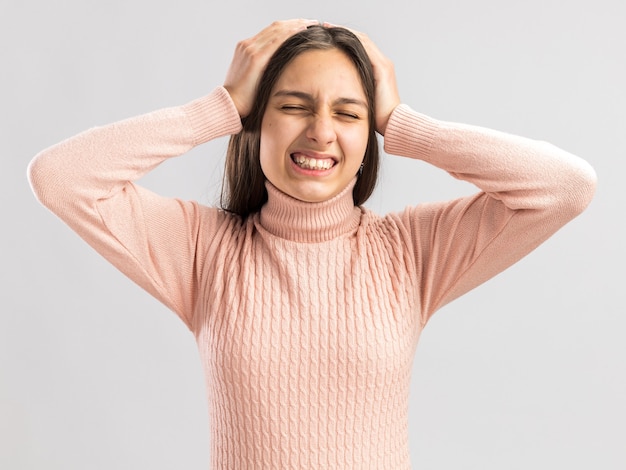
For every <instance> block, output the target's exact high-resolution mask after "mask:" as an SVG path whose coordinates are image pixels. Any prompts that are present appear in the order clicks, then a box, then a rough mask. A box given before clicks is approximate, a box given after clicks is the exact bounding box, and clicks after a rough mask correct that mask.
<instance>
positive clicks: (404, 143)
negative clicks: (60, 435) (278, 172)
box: [29, 88, 595, 470]
mask: <svg viewBox="0 0 626 470" xmlns="http://www.w3.org/2000/svg"><path fill="white" fill-rule="evenodd" d="M239 129H240V122H239V119H238V116H237V114H236V109H235V108H234V106H233V104H232V102H231V101H230V99H229V97H228V94H227V93H226V91H225V90H224V89H223V88H218V89H216V90H215V91H214V92H212V93H211V94H210V95H208V96H206V97H204V98H201V99H198V100H196V101H194V102H192V103H189V104H187V105H185V106H181V107H177V108H169V109H165V110H160V111H156V112H153V113H150V114H147V115H144V116H139V117H136V118H132V119H128V120H126V121H122V122H120V123H115V124H112V125H109V126H104V127H100V128H94V129H91V130H89V131H86V132H84V133H82V134H79V135H78V136H75V137H73V138H71V139H68V140H66V141H64V142H61V143H60V144H57V145H56V146H53V147H51V148H50V149H47V150H45V151H43V152H42V153H41V154H40V155H38V156H37V157H36V158H35V159H34V160H33V162H32V163H31V165H30V169H29V177H30V181H31V184H32V186H33V189H34V191H35V193H36V195H37V197H38V198H39V200H40V201H41V202H42V203H43V204H45V205H46V206H47V207H49V208H50V209H51V210H52V211H53V212H55V213H56V214H57V215H59V217H61V218H62V219H63V220H64V221H65V222H66V223H68V224H69V225H70V226H71V227H72V228H73V229H74V230H76V232H77V233H79V234H80V235H81V237H83V238H84V239H85V240H86V241H87V242H88V243H90V244H91V245H92V246H93V247H94V248H95V249H97V250H98V251H99V252H100V253H102V255H103V256H105V257H106V258H107V259H109V260H110V261H111V262H112V263H114V264H115V265H116V266H117V267H118V268H119V269H120V270H121V271H123V272H124V273H125V274H126V275H127V276H129V277H130V278H131V279H133V280H134V281H135V282H137V283H138V284H139V285H140V286H142V287H143V288H144V289H146V290H147V291H148V292H150V293H151V294H152V295H154V296H155V297H157V298H158V299H159V300H160V301H162V302H163V303H164V304H165V305H167V306H168V307H169V308H171V309H172V310H173V311H174V312H176V313H177V314H178V315H179V316H180V318H181V319H182V320H183V321H184V322H185V323H186V325H187V326H188V327H189V329H190V330H191V331H192V332H193V334H194V335H195V338H196V341H197V344H198V348H199V352H200V355H201V358H202V363H203V365H204V369H205V375H206V383H207V390H208V400H209V410H210V424H211V425H210V429H211V454H210V455H211V468H214V469H384V470H389V469H409V468H410V462H409V450H408V422H407V420H408V397H409V383H410V372H411V366H412V360H413V355H414V352H415V348H416V345H417V341H418V338H419V335H420V333H421V331H422V328H423V327H424V325H425V324H426V322H427V320H428V318H429V317H430V316H431V315H432V314H433V313H434V312H435V311H436V310H437V309H438V308H440V307H441V306H442V305H444V304H445V303H447V302H449V301H451V300H452V299H454V298H456V297H458V296H459V295H462V294H463V293H464V292H467V291H468V290H470V289H472V288H473V287H475V286H477V285H478V284H480V283H482V282H484V281H485V280H486V279H488V278H490V277H492V276H494V275H496V274H497V273H498V272H500V271H502V270H503V269H505V268H506V267H507V266H509V265H511V264H512V263H514V262H515V261H517V260H518V259H520V258H521V257H522V256H524V255H525V254H527V253H528V252H529V251H531V250H532V249H533V248H534V247H536V246H537V245H538V244H540V243H541V242H542V241H544V240H545V239H546V238H548V237H549V236H550V235H551V234H552V233H554V231H556V230H557V229H558V228H559V227H561V226H562V225H563V224H564V223H566V222H567V221H568V220H571V219H572V218H573V217H575V216H576V215H577V214H578V213H580V211H582V210H583V209H584V208H585V206H586V205H587V204H588V203H589V201H590V199H591V197H592V195H593V191H594V187H595V174H594V173H593V170H592V169H591V168H590V167H589V166H588V165H587V164H586V163H585V162H583V161H582V160H580V159H578V158H577V157H574V156H572V155H569V154H567V153H566V152H564V151H562V150H560V149H557V148H556V147H553V146H551V145H548V144H545V143H540V142H535V141H532V140H529V139H523V138H520V137H515V136H510V135H507V134H503V133H498V132H495V131H490V130H486V129H482V128H477V127H471V126H465V125H460V124H452V123H444V122H441V121H436V120H433V119H431V118H428V117H426V116H423V115H420V114H418V113H416V112H414V111H413V110H411V109H410V108H408V107H407V106H404V105H403V106H400V107H399V108H397V109H396V111H394V113H393V115H392V118H391V120H390V122H389V124H388V126H387V130H386V136H385V149H386V150H387V152H389V153H397V154H400V155H404V156H408V157H411V158H420V159H423V160H425V161H427V162H429V163H431V164H434V165H437V166H438V167H440V168H442V169H444V170H446V171H448V172H450V174H452V175H453V176H455V177H457V178H462V179H465V180H468V181H470V182H472V183H474V184H476V185H477V186H478V187H479V188H480V190H481V191H480V192H479V193H477V194H476V195H474V196H471V197H465V198H460V199H457V200H454V201H448V202H442V203H432V204H422V205H417V206H412V207H408V208H407V209H406V210H404V211H402V212H400V213H397V214H389V215H387V216H385V217H380V216H378V215H376V214H374V213H372V212H371V211H368V210H366V209H363V208H359V207H354V205H353V202H352V188H353V186H354V181H353V182H352V183H351V184H350V185H349V186H348V187H347V188H346V189H345V190H344V191H342V192H341V193H340V194H338V195H337V196H336V197H335V198H333V199H332V200H330V201H326V202H324V203H319V204H310V203H304V202H301V201H297V200H294V199H293V198H291V197H290V196H288V195H286V194H283V193H281V192H280V191H279V190H277V189H276V188H275V187H274V186H272V185H271V184H270V183H267V190H268V195H269V198H268V202H267V204H266V205H265V206H264V207H263V208H262V210H261V211H260V212H259V213H257V214H254V215H252V216H250V217H249V218H248V219H246V220H241V219H240V218H238V217H236V216H234V215H231V214H228V213H226V212H223V211H221V210H218V209H215V208H208V207H205V206H201V205H199V204H197V203H195V202H187V201H180V200H176V199H168V198H163V197H160V196H158V195H156V194H154V193H152V192H150V191H147V190H146V189H144V188H141V187H140V186H138V185H136V184H135V183H133V181H135V180H136V179H138V178H139V177H141V176H142V175H143V174H145V173H146V172H148V171H149V170H150V169H152V168H154V167H155V166H156V165H158V164H159V163H161V162H162V161H163V160H165V159H167V158H171V157H174V156H177V155H180V154H182V153H185V152H186V151H187V150H189V149H190V148H192V147H193V146H195V145H199V144H201V143H203V142H206V141H208V140H210V139H214V138H217V137H220V136H224V135H227V134H230V133H235V132H238V131H239Z"/></svg>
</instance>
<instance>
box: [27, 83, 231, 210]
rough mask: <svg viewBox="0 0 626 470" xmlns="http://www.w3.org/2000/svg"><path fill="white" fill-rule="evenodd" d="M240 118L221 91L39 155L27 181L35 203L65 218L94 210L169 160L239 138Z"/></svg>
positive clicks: (105, 128) (108, 127) (84, 135)
mask: <svg viewBox="0 0 626 470" xmlns="http://www.w3.org/2000/svg"><path fill="white" fill-rule="evenodd" d="M240 126H241V123H240V120H239V116H238V114H237V112H236V110H235V108H234V106H233V105H232V102H231V101H230V99H229V97H228V94H227V93H226V91H225V90H224V89H223V88H217V89H216V90H214V91H213V92H212V93H210V94H209V95H207V96H205V97H203V98H200V99H197V100H195V101H192V102H190V103H188V104H186V105H184V106H180V107H173V108H166V109H162V110H159V111H155V112H152V113H149V114H144V115H141V116H137V117H133V118H130V119H126V120H124V121H120V122H116V123H113V124H109V125H106V126H102V127H96V128H93V129H90V130H87V131H85V132H82V133H80V134H78V135H76V136H74V137H71V138H69V139H67V140H65V141H63V142H60V143H58V144H56V145H54V146H52V147H50V148H48V149H46V150H44V151H42V152H41V153H39V154H38V155H37V156H36V157H35V158H34V159H33V161H32V162H31V163H30V166H29V170H28V176H29V180H30V182H31V186H32V188H33V191H34V192H35V195H36V196H37V198H38V199H39V200H40V201H41V202H42V204H44V205H45V206H47V207H48V208H50V209H51V210H52V211H54V212H56V213H57V214H58V215H60V216H63V215H64V214H63V213H64V212H67V211H76V210H81V205H83V206H82V209H83V210H84V209H86V208H88V207H93V202H94V201H97V200H101V199H105V198H108V197H110V196H112V195H113V194H115V193H116V192H119V191H120V190H121V189H122V188H123V187H124V185H126V184H127V183H128V182H132V181H135V180H137V179H139V178H140V177H141V176H143V175H144V174H146V173H147V172H149V171H150V170H152V169H153V168H155V167H156V166H157V165H159V164H160V163H162V162H163V161H164V160H166V159H168V158H172V157H175V156H179V155H182V154H184V153H185V152H187V151H189V150H190V149H191V148H192V147H194V146H196V145H199V144H202V143H204V142H207V141H209V140H211V139H214V138H217V137H220V136H223V135H227V134H231V133H235V132H238V130H239V129H240Z"/></svg>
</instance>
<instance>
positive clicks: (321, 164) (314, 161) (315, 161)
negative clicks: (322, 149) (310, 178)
mask: <svg viewBox="0 0 626 470" xmlns="http://www.w3.org/2000/svg"><path fill="white" fill-rule="evenodd" d="M293 161H294V162H296V163H297V164H298V166H300V167H302V168H307V169H309V170H328V169H330V168H331V167H332V166H333V164H334V163H335V162H334V161H333V160H332V159H330V158H325V159H320V158H308V157H305V156H304V155H295V156H294V157H293Z"/></svg>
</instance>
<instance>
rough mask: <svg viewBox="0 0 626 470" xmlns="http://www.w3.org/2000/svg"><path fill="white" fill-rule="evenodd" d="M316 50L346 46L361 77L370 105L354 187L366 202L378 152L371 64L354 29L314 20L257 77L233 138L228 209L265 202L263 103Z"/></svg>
mask: <svg viewBox="0 0 626 470" xmlns="http://www.w3.org/2000/svg"><path fill="white" fill-rule="evenodd" d="M316 49H318V50H319V49H322V50H328V49H338V50H340V51H342V52H343V53H345V54H346V56H348V58H349V59H350V60H352V62H353V64H354V66H355V67H356V70H357V72H358V74H359V76H360V78H361V82H362V84H363V90H364V91H365V96H366V97H367V104H368V114H369V135H368V142H367V148H366V150H365V155H364V159H363V167H362V171H361V172H360V175H359V177H358V179H357V182H356V184H355V186H354V189H353V191H352V197H353V199H354V204H355V205H361V204H363V203H364V202H365V201H366V200H367V199H368V198H369V197H370V196H371V194H372V192H373V191H374V187H375V185H376V180H377V178H378V167H379V161H380V156H379V152H378V140H377V139H376V129H375V118H374V107H375V103H374V73H373V71H372V64H371V62H370V60H369V57H368V55H367V52H366V51H365V48H364V47H363V45H362V44H361V41H359V39H358V38H357V37H356V36H355V35H354V34H353V33H352V32H351V31H349V30H347V29H345V28H341V27H328V28H327V27H324V26H318V25H315V26H310V27H309V28H307V29H306V30H304V31H301V32H299V33H297V34H295V35H293V36H291V37H290V38H289V39H287V40H286V41H285V42H284V43H283V44H282V45H281V46H280V47H279V48H278V50H277V51H276V52H275V53H274V55H273V56H272V58H271V59H270V60H269V62H268V64H267V66H266V68H265V71H264V72H263V75H262V76H261V79H260V81H259V85H258V88H257V93H256V99H255V100H254V104H253V106H252V110H251V111H250V114H249V115H248V116H246V117H245V118H243V119H242V124H243V129H242V130H241V132H239V133H238V134H235V135H233V136H231V138H230V142H229V144H228V150H227V154H226V167H225V172H224V183H223V188H222V197H221V206H222V208H223V209H224V210H226V211H228V212H233V213H235V214H238V215H240V216H241V217H242V218H245V217H247V216H248V215H250V214H253V213H255V212H258V211H259V210H260V209H261V206H263V204H265V202H266V201H267V190H266V188H265V175H264V174H263V171H262V170H261V163H260V159H259V153H260V151H259V148H260V142H261V122H262V120H263V115H264V114H265V108H266V107H267V103H268V101H269V98H270V94H271V92H272V89H273V88H274V85H275V83H276V81H277V80H278V79H279V77H280V75H281V73H282V72H283V70H284V69H285V67H286V66H287V65H288V64H289V63H290V62H291V61H292V60H293V59H294V58H295V57H296V56H298V55H299V54H302V53H303V52H306V51H310V50H316Z"/></svg>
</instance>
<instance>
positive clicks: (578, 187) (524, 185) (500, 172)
mask: <svg viewBox="0 0 626 470" xmlns="http://www.w3.org/2000/svg"><path fill="white" fill-rule="evenodd" d="M385 150H386V151H387V152H388V153H391V154H395V155H404V156H407V157H411V158H417V159H420V160H424V161H426V162H428V163H431V164H433V165H435V166H437V167H439V168H441V169H443V170H445V171H447V172H449V173H450V174H451V175H452V176H454V177H455V178H458V179H462V180H465V181H468V182H471V183H473V184H475V185H476V186H477V187H478V188H480V189H481V190H483V191H484V192H486V193H487V194H488V195H489V196H491V197H493V198H495V199H498V200H500V201H502V202H503V203H504V204H505V205H506V206H507V207H508V208H509V209H513V210H523V209H539V210H545V209H550V210H556V211H563V214H562V215H563V216H564V217H567V216H570V217H571V216H572V215H575V214H577V213H579V212H580V211H582V210H583V209H584V208H585V207H586V206H587V204H588V203H589V201H590V200H591V197H592V196H593V193H594V189H595V182H596V176H595V172H594V171H593V169H592V168H591V167H590V166H589V164H588V163H586V162H585V161H584V160H582V159H580V158H578V157H576V156H574V155H571V154H569V153H567V152H565V151H563V150H561V149H559V148H557V147H555V146H553V145H551V144H548V143H546V142H540V141H535V140H532V139H527V138H524V137H518V136H514V135H510V134H506V133H503V132H498V131H494V130H490V129H485V128H481V127H476V126H469V125H465V124H455V123H447V122H442V121H436V120H433V119H431V118H429V117H427V116H423V115H420V114H418V113H416V112H414V111H413V110H411V109H410V108H409V107H408V106H406V105H402V106H399V107H398V108H396V110H395V111H394V113H393V115H392V118H391V119H390V124H389V125H388V128H387V132H386V135H385Z"/></svg>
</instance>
